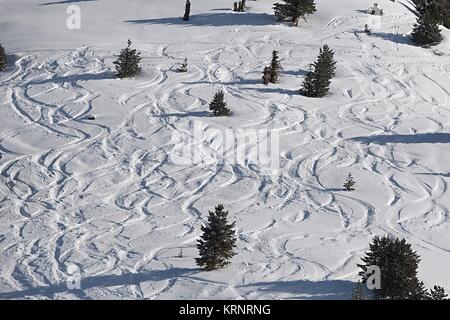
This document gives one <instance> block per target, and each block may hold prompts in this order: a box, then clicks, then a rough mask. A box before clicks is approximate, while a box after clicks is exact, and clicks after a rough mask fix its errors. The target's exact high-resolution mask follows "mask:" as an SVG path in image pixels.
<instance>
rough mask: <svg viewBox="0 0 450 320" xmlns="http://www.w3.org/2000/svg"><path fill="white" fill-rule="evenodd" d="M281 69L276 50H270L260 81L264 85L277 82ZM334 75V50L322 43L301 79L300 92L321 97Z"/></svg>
mask: <svg viewBox="0 0 450 320" xmlns="http://www.w3.org/2000/svg"><path fill="white" fill-rule="evenodd" d="M280 70H282V68H281V65H280V60H279V59H278V51H273V52H272V62H271V63H270V66H268V67H266V68H264V71H263V77H262V81H263V83H264V84H265V85H268V84H269V83H277V82H278V77H279V72H280ZM335 75H336V61H335V60H334V52H333V50H331V49H330V48H329V47H328V45H324V46H323V47H322V48H321V49H320V52H319V55H318V57H317V61H316V62H314V63H313V64H312V65H311V66H310V71H309V72H308V73H307V75H306V77H305V80H304V81H303V84H302V88H301V89H300V90H299V92H300V94H302V95H304V96H306V97H314V98H321V97H324V96H326V95H327V94H328V92H329V90H330V84H331V79H332V78H333V77H334V76H335Z"/></svg>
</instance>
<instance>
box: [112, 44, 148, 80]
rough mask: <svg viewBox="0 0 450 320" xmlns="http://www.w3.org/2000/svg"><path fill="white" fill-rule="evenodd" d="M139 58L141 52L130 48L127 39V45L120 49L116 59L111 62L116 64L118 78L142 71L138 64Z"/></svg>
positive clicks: (135, 74)
mask: <svg viewBox="0 0 450 320" xmlns="http://www.w3.org/2000/svg"><path fill="white" fill-rule="evenodd" d="M141 59H142V58H141V53H140V52H136V49H131V40H130V39H128V47H126V48H125V49H122V50H121V51H120V54H119V56H118V57H117V60H116V61H114V62H113V63H114V64H115V66H116V71H117V76H118V77H119V78H120V79H123V78H132V77H135V76H137V75H138V74H139V73H141V71H142V69H141V67H140V66H139V63H140V62H141Z"/></svg>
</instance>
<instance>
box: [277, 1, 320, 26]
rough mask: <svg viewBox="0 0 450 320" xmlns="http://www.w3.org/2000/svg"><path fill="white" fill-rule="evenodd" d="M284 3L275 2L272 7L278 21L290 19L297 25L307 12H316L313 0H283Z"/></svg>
mask: <svg viewBox="0 0 450 320" xmlns="http://www.w3.org/2000/svg"><path fill="white" fill-rule="evenodd" d="M283 2H284V3H278V2H277V3H275V4H274V6H273V9H274V11H275V16H276V17H277V18H278V20H280V21H290V22H293V23H294V24H295V25H297V26H298V25H299V21H300V18H303V19H305V16H306V15H308V14H313V13H314V12H316V4H315V2H314V0H283Z"/></svg>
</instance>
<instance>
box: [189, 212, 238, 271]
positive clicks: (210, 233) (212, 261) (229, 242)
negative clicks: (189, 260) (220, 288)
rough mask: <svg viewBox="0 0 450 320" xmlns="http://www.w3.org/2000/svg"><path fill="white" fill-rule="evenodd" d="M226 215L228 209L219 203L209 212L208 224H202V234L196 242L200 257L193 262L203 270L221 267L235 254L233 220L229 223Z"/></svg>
mask: <svg viewBox="0 0 450 320" xmlns="http://www.w3.org/2000/svg"><path fill="white" fill-rule="evenodd" d="M227 216H228V211H224V207H223V205H221V204H219V205H218V206H217V207H216V208H215V210H214V212H212V211H210V212H209V216H208V225H206V226H202V231H203V234H202V235H201V239H199V240H198V244H197V248H198V250H199V254H200V257H199V258H196V259H195V262H196V263H197V265H199V266H200V267H202V268H203V269H204V270H207V271H208V270H215V269H219V268H223V267H224V266H226V265H227V264H229V263H230V259H231V258H232V257H233V256H234V255H235V252H234V248H235V247H236V232H235V230H234V226H235V222H233V223H229V222H228V221H227Z"/></svg>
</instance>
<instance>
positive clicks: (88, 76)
mask: <svg viewBox="0 0 450 320" xmlns="http://www.w3.org/2000/svg"><path fill="white" fill-rule="evenodd" d="M116 78H117V77H116V74H115V73H114V72H112V71H107V72H101V73H82V74H72V75H68V76H53V77H51V78H49V79H44V80H33V81H31V82H30V83H29V84H32V85H41V84H47V83H54V84H62V83H75V82H77V81H93V80H107V79H116Z"/></svg>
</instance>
